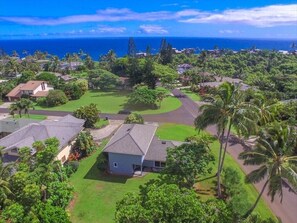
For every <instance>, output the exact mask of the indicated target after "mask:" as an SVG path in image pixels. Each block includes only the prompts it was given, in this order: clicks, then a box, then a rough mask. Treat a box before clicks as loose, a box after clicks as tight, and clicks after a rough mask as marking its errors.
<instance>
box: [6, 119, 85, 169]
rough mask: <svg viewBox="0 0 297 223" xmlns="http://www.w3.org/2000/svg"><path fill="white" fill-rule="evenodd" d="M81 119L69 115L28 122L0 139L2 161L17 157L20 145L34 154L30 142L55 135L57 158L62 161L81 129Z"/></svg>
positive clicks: (82, 121)
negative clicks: (57, 142) (55, 118)
mask: <svg viewBox="0 0 297 223" xmlns="http://www.w3.org/2000/svg"><path fill="white" fill-rule="evenodd" d="M84 122H85V121H84V120H83V119H78V118H75V117H73V116H71V115H66V116H65V117H62V118H59V119H57V120H44V121H41V122H38V123H30V124H28V125H26V126H24V127H22V128H20V129H18V130H17V131H15V132H13V133H11V134H10V135H8V136H6V137H4V138H2V139H0V146H2V147H4V149H2V151H1V152H2V160H3V162H4V163H5V162H11V161H15V160H17V159H18V156H19V154H18V150H19V149H20V148H22V147H29V148H31V153H32V155H34V154H35V151H34V149H33V148H32V144H33V143H34V142H36V141H44V140H46V139H48V138H52V137H56V138H57V139H58V140H59V142H60V144H59V153H58V155H57V159H58V160H61V162H62V163H64V162H65V161H66V160H67V159H68V156H69V154H70V150H71V148H72V145H73V143H74V140H75V139H76V137H77V135H78V134H79V133H80V132H81V131H82V130H83V125H84Z"/></svg>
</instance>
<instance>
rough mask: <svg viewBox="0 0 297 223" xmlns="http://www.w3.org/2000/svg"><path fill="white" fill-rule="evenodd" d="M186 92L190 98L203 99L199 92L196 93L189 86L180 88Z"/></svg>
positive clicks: (194, 99)
mask: <svg viewBox="0 0 297 223" xmlns="http://www.w3.org/2000/svg"><path fill="white" fill-rule="evenodd" d="M180 91H181V92H183V93H184V94H186V95H187V96H188V97H189V98H191V99H192V100H193V101H201V97H200V95H199V94H198V93H194V92H193V91H191V90H190V89H188V88H184V89H181V90H180Z"/></svg>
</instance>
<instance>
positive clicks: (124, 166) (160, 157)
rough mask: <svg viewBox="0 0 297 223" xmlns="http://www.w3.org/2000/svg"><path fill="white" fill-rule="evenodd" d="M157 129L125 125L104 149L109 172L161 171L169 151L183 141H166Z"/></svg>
mask: <svg viewBox="0 0 297 223" xmlns="http://www.w3.org/2000/svg"><path fill="white" fill-rule="evenodd" d="M156 130H157V126H154V125H149V124H145V125H141V124H123V125H122V126H121V127H120V128H119V129H118V130H117V132H116V133H115V134H114V135H113V137H112V138H111V139H110V141H109V142H108V144H107V145H106V146H105V148H104V150H103V152H105V153H106V154H107V156H108V164H109V172H110V173H112V174H121V175H134V173H135V172H136V171H138V172H140V174H142V171H143V169H144V168H151V169H158V168H163V167H164V166H165V162H166V157H167V149H168V148H173V147H176V146H179V145H181V144H182V142H175V141H164V140H160V139H158V138H157V137H156V136H155V132H156Z"/></svg>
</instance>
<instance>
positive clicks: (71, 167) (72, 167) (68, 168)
mask: <svg viewBox="0 0 297 223" xmlns="http://www.w3.org/2000/svg"><path fill="white" fill-rule="evenodd" d="M78 167H79V162H78V161H69V162H68V163H66V164H64V168H65V172H66V175H67V176H68V177H70V176H71V175H72V174H74V173H75V172H76V171H77V170H78Z"/></svg>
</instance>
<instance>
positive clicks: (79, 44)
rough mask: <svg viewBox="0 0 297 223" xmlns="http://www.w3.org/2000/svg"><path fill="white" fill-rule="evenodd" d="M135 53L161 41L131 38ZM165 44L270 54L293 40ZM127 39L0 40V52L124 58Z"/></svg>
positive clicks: (177, 39)
mask: <svg viewBox="0 0 297 223" xmlns="http://www.w3.org/2000/svg"><path fill="white" fill-rule="evenodd" d="M134 39H135V43H136V47H137V51H138V52H144V51H145V49H146V47H147V45H150V46H151V48H152V53H157V52H158V51H159V48H160V43H161V39H162V38H161V37H160V38H159V37H149V38H144V37H138V38H134ZM166 40H167V42H168V43H170V44H172V45H173V47H175V48H177V49H183V48H195V49H196V50H197V51H199V50H203V49H206V50H209V49H214V46H218V47H219V48H221V49H223V48H224V49H232V50H240V49H247V48H251V47H256V48H258V49H269V50H290V45H291V44H292V43H293V42H296V40H277V39H227V38H194V37H193V38H191V37H189V38H183V37H168V38H166ZM127 48H128V38H127V37H120V38H78V39H32V40H0V49H2V50H4V51H5V52H6V53H8V54H11V52H12V51H13V50H16V51H17V52H18V53H19V54H20V56H22V52H23V51H24V50H26V51H27V52H28V53H30V54H32V53H34V52H35V51H36V50H41V51H47V52H48V53H49V54H55V55H58V56H59V57H60V58H63V57H64V56H65V54H66V53H67V52H69V53H74V52H78V51H79V50H80V49H82V50H83V51H84V52H86V53H88V54H90V55H91V56H92V58H93V59H94V60H98V58H99V57H100V56H101V55H103V54H106V53H107V52H108V51H109V50H110V49H113V50H114V51H115V52H116V54H117V56H119V57H121V56H124V55H126V54H127Z"/></svg>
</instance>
